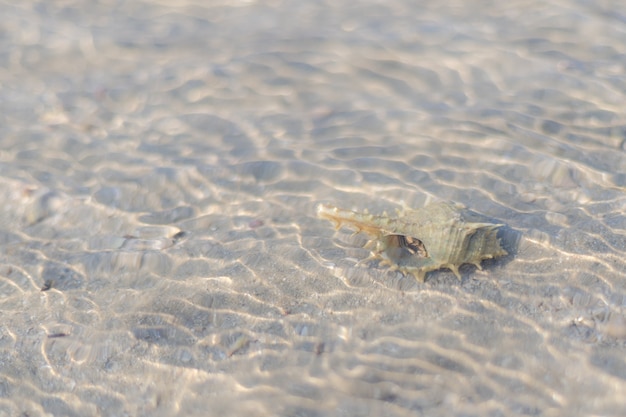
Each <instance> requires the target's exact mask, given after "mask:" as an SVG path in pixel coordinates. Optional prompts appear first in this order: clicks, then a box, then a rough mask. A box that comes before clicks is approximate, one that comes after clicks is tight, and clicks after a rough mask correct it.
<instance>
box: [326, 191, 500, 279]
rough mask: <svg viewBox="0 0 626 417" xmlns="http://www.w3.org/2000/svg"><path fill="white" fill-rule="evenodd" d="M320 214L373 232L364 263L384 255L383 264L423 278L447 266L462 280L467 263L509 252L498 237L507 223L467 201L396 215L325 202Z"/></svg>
mask: <svg viewBox="0 0 626 417" xmlns="http://www.w3.org/2000/svg"><path fill="white" fill-rule="evenodd" d="M317 214H318V216H319V217H321V218H324V219H328V220H330V221H332V222H334V223H335V226H336V228H337V229H338V228H339V227H341V226H342V225H343V224H346V225H348V226H349V227H352V228H353V229H356V231H357V232H365V233H367V234H368V235H370V236H372V240H371V241H370V242H369V243H368V244H367V245H366V246H365V247H366V248H368V249H370V250H372V255H371V256H370V257H368V258H366V259H364V260H363V261H361V262H366V261H368V260H374V259H380V260H381V262H380V265H388V266H390V267H391V269H392V270H399V271H400V272H402V273H405V274H411V275H413V276H414V277H415V278H416V279H417V280H418V281H420V282H424V280H425V279H426V274H427V273H428V272H430V271H435V270H437V269H442V268H448V269H449V270H451V271H452V272H453V273H454V275H456V277H457V278H459V280H460V279H461V274H460V273H459V267H460V266H461V265H463V264H473V265H475V266H476V267H477V268H478V269H482V268H481V266H480V263H481V262H482V261H483V260H484V259H490V258H497V257H499V256H504V255H507V251H506V250H504V249H503V248H502V246H501V243H500V239H499V238H498V236H497V233H498V228H500V227H502V226H504V225H503V224H495V223H489V222H485V221H480V220H484V218H481V216H479V215H477V214H476V213H473V212H471V211H469V210H467V209H466V208H465V206H463V205H461V204H455V203H450V202H440V203H433V204H430V205H427V206H425V207H423V208H420V209H415V210H413V209H404V210H402V211H398V214H397V216H396V217H390V216H388V215H387V214H386V213H383V214H382V215H372V214H369V213H368V212H364V213H358V212H355V211H351V210H344V209H340V208H337V207H333V206H330V205H325V204H321V205H319V206H318V207H317ZM361 262H360V263H361Z"/></svg>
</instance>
